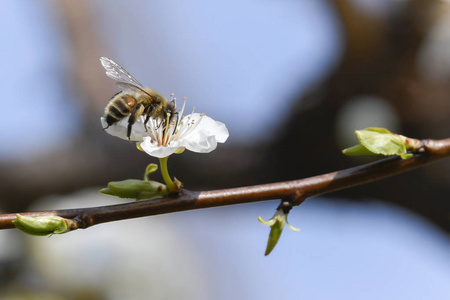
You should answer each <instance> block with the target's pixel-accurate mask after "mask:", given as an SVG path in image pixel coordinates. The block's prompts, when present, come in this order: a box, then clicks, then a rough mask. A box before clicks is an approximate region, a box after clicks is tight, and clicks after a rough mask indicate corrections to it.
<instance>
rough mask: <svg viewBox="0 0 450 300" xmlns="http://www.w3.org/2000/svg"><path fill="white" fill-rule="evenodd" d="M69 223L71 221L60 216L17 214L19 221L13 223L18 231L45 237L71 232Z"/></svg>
mask: <svg viewBox="0 0 450 300" xmlns="http://www.w3.org/2000/svg"><path fill="white" fill-rule="evenodd" d="M68 221H70V220H68V219H64V218H62V217H59V216H40V217H28V216H22V215H19V214H17V219H16V220H14V221H13V223H14V225H15V226H16V227H17V229H19V230H21V231H23V232H25V233H28V234H31V235H40V236H43V235H49V234H54V233H57V234H59V233H66V232H68V231H70V230H71V229H70V228H69V226H68V225H67V223H68Z"/></svg>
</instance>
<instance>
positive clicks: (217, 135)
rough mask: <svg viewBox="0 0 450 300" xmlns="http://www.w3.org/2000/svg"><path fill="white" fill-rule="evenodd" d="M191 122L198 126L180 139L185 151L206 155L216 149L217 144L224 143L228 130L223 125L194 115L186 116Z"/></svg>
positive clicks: (206, 117) (196, 114)
mask: <svg viewBox="0 0 450 300" xmlns="http://www.w3.org/2000/svg"><path fill="white" fill-rule="evenodd" d="M186 118H190V120H191V122H195V123H197V122H198V124H195V125H196V128H195V129H194V130H192V131H190V132H189V133H187V134H186V135H184V136H183V137H182V144H183V146H185V147H186V149H188V150H190V151H193V152H199V153H208V152H211V151H213V150H214V149H216V148H217V143H224V142H225V141H226V140H227V138H228V136H229V133H228V129H227V128H226V126H225V124H223V123H221V122H218V121H215V120H213V119H212V118H210V117H208V116H205V115H203V116H202V115H200V114H198V113H194V114H191V115H188V116H186Z"/></svg>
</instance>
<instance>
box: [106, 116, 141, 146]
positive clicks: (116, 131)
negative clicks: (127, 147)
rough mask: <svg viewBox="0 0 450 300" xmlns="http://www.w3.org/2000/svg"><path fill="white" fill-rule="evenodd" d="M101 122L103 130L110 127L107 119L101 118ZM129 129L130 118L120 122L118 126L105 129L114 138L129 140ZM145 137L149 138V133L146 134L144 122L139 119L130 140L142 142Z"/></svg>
mask: <svg viewBox="0 0 450 300" xmlns="http://www.w3.org/2000/svg"><path fill="white" fill-rule="evenodd" d="M100 121H101V122H102V126H103V128H106V127H107V126H108V124H107V123H106V119H105V118H104V117H101V118H100ZM127 129H128V118H125V119H122V120H120V121H119V122H117V123H116V124H113V125H111V126H109V127H108V128H106V129H105V131H106V132H107V133H109V134H110V135H112V136H116V137H119V138H121V139H124V140H128V137H127ZM144 136H147V133H146V132H145V129H144V124H143V122H142V121H141V120H140V119H139V120H137V121H136V123H135V124H133V128H132V130H131V136H130V139H131V141H133V142H141V141H142V139H143V137H144Z"/></svg>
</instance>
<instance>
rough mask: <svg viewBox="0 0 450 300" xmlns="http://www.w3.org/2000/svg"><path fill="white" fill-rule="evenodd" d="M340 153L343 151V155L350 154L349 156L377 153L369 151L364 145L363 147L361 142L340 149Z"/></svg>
mask: <svg viewBox="0 0 450 300" xmlns="http://www.w3.org/2000/svg"><path fill="white" fill-rule="evenodd" d="M342 153H344V154H345V155H350V156H357V155H377V154H375V153H373V152H372V151H370V150H369V149H367V148H366V147H364V146H363V145H361V144H358V145H355V146H353V147H350V148H347V149H344V150H342Z"/></svg>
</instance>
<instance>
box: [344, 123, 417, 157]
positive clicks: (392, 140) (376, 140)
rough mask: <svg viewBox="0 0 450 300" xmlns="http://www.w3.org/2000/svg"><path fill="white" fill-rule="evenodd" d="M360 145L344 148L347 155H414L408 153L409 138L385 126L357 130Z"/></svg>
mask: <svg viewBox="0 0 450 300" xmlns="http://www.w3.org/2000/svg"><path fill="white" fill-rule="evenodd" d="M355 134H356V136H357V137H358V141H359V143H360V144H359V145H356V146H353V147H350V148H347V149H344V150H343V151H342V152H343V153H344V154H346V155H384V156H392V155H400V157H401V158H403V159H406V158H409V157H411V156H412V154H411V153H407V152H406V151H407V149H408V148H409V147H408V148H407V147H406V144H407V138H406V137H404V136H402V135H399V134H395V133H392V132H390V131H389V130H387V129H385V128H366V129H363V130H356V131H355Z"/></svg>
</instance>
